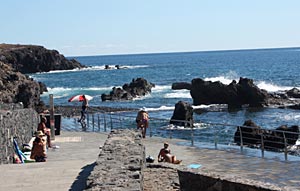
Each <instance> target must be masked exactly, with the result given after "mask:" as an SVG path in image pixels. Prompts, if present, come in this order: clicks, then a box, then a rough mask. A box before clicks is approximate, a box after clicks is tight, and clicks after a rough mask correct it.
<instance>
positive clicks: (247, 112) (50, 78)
mask: <svg viewBox="0 0 300 191" xmlns="http://www.w3.org/2000/svg"><path fill="white" fill-rule="evenodd" d="M70 58H75V59H76V60H78V61H79V62H80V63H82V64H84V65H86V66H89V67H88V68H85V69H74V70H70V71H50V72H46V73H37V74H30V76H31V77H32V78H34V79H35V80H37V81H41V82H43V83H45V84H46V86H47V87H48V91H49V92H48V93H44V94H43V95H42V99H43V100H44V101H45V103H46V104H48V103H49V94H53V95H54V104H55V105H80V103H73V102H71V103H70V102H68V99H69V98H70V97H72V96H73V95H77V94H87V95H90V96H93V99H92V100H91V101H90V102H89V104H90V106H91V107H92V106H107V107H114V108H120V107H121V108H134V109H139V108H142V107H146V108H147V110H148V111H149V113H150V117H155V118H159V119H166V120H169V119H170V118H171V116H172V114H173V110H174V108H175V104H176V103H177V102H178V101H186V102H189V103H191V104H192V102H193V101H192V98H191V96H190V93H189V91H188V90H172V89H171V85H172V83H174V82H191V81H192V79H194V78H202V79H204V80H210V81H220V82H222V83H224V84H229V83H230V82H231V81H232V80H237V81H238V80H239V78H240V77H244V78H250V79H253V80H254V83H255V84H256V85H257V86H258V87H259V88H262V89H265V90H267V91H268V92H276V91H283V90H289V89H292V88H294V87H296V88H299V89H300V78H299V72H300V48H281V49H257V50H232V51H206V52H182V53H160V54H135V55H109V56H81V57H70ZM105 65H109V66H112V67H113V68H114V66H115V65H119V66H120V67H122V69H109V70H107V69H105ZM139 77H143V78H145V79H146V80H147V81H149V82H151V83H154V84H155V88H153V89H152V92H151V94H149V95H146V96H145V97H141V98H136V99H134V100H130V101H106V102H102V101H101V94H103V93H105V94H108V93H109V92H110V91H111V89H112V87H114V86H116V87H122V85H123V84H125V83H130V82H131V81H132V79H133V78H139ZM194 119H195V120H196V121H197V120H200V121H202V122H204V123H220V124H232V125H242V124H243V123H244V121H245V120H248V119H251V120H252V121H254V122H255V123H256V124H257V125H259V126H261V127H262V128H266V129H275V128H277V127H279V126H280V125H288V126H290V125H300V124H299V121H300V112H299V110H293V109H278V108H263V109H258V110H253V109H248V108H243V109H241V110H237V111H234V112H228V111H227V110H221V111H214V112H204V113H202V114H194ZM203 131H205V132H207V131H208V132H209V130H208V129H207V128H206V129H204V130H203ZM203 131H202V132H200V134H201V133H203ZM234 131H235V129H234V130H230V132H231V134H232V133H233V132H234ZM180 134H182V132H179V133H178V136H179V135H180ZM203 135H205V133H203ZM208 136H209V134H208Z"/></svg>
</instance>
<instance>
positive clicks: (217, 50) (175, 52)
mask: <svg viewBox="0 0 300 191" xmlns="http://www.w3.org/2000/svg"><path fill="white" fill-rule="evenodd" d="M297 48H300V46H294V47H273V48H271V47H269V48H241V49H215V50H195V51H173V52H172V51H170V52H145V53H116V54H103V55H102V54H98V55H78V56H66V57H93V56H127V55H128V56H129V55H152V54H178V53H199V52H230V51H249V50H251V51H253V50H273V49H297Z"/></svg>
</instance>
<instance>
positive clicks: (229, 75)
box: [204, 71, 239, 85]
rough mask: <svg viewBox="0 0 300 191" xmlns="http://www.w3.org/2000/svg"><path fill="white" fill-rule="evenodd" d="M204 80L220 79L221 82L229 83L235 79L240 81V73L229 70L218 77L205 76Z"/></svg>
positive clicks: (214, 80)
mask: <svg viewBox="0 0 300 191" xmlns="http://www.w3.org/2000/svg"><path fill="white" fill-rule="evenodd" d="M204 80H205V81H212V82H216V81H220V82H221V83H223V84H226V85H228V84H230V83H231V82H232V80H235V81H237V82H238V81H239V75H238V74H237V73H236V72H235V71H229V72H228V73H226V74H224V75H220V76H217V77H210V78H204Z"/></svg>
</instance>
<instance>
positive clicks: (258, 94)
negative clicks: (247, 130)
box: [191, 77, 268, 108]
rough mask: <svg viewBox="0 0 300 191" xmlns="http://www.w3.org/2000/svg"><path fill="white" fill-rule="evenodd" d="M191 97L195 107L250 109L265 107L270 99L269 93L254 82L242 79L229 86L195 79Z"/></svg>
mask: <svg viewBox="0 0 300 191" xmlns="http://www.w3.org/2000/svg"><path fill="white" fill-rule="evenodd" d="M191 96H192V98H193V104H194V105H201V104H228V107H229V108H240V107H242V105H245V104H247V105H249V107H263V106H264V105H266V104H267V98H268V94H267V92H266V91H265V90H261V89H259V88H258V87H257V86H256V85H254V83H253V80H251V79H247V78H242V77H241V78H240V80H239V83H236V81H233V82H232V83H230V84H229V85H224V84H222V83H221V82H219V81H217V82H211V81H204V80H202V79H200V78H196V79H193V80H192V88H191Z"/></svg>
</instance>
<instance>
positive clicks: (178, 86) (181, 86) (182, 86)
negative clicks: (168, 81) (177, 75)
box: [172, 82, 192, 90]
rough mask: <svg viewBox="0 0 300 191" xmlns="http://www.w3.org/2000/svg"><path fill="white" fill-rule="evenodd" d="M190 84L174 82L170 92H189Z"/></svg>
mask: <svg viewBox="0 0 300 191" xmlns="http://www.w3.org/2000/svg"><path fill="white" fill-rule="evenodd" d="M191 88H192V84H191V83H187V82H176V83H173V84H172V90H182V89H186V90H191Z"/></svg>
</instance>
